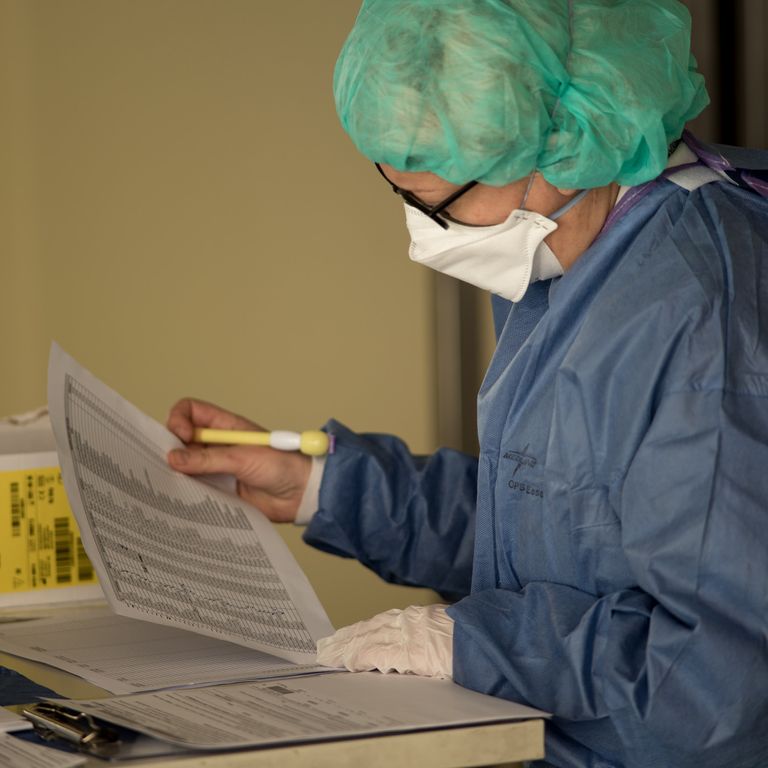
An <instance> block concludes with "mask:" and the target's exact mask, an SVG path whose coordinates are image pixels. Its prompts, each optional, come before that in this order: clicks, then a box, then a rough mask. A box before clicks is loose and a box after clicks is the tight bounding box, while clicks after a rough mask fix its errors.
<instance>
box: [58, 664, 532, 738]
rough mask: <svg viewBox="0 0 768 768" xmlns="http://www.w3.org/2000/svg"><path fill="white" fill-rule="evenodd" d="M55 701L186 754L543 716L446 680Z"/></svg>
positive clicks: (257, 686) (300, 684)
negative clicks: (187, 751) (168, 744)
mask: <svg viewBox="0 0 768 768" xmlns="http://www.w3.org/2000/svg"><path fill="white" fill-rule="evenodd" d="M56 701H57V703H59V704H60V705H62V706H66V707H74V708H76V709H77V710H78V711H82V712H88V713H89V714H91V715H94V716H96V717H100V718H104V719H105V720H108V721H110V722H112V723H116V724H120V725H124V726H126V727H128V728H132V729H134V730H136V731H139V732H140V733H144V734H147V735H149V736H153V737H155V738H157V739H161V740H163V741H167V742H169V743H171V744H175V745H178V746H183V747H186V748H189V749H206V750H207V749H234V748H237V747H249V746H257V745H267V744H269V745H273V744H274V745H278V744H286V743H294V742H298V741H302V742H303V741H318V740H326V739H338V738H343V737H350V736H360V735H362V734H365V735H366V736H372V735H375V734H379V733H394V732H404V731H413V730H422V729H426V728H440V727H451V726H459V725H473V724H479V723H491V722H502V721H510V720H524V719H530V718H536V717H546V715H545V714H544V713H543V712H540V711H538V710H535V709H531V708H530V707H525V706H523V705H522V704H515V703H513V702H511V701H506V700H505V699H498V698H495V697H493V696H485V695H483V694H480V693H475V692H474V691H469V690H467V689H466V688H461V687H459V686H458V685H455V684H454V683H452V682H450V681H448V680H435V679H432V678H424V677H416V676H414V675H381V674H379V673H376V672H359V673H355V674H350V673H345V672H341V673H333V674H329V675H317V676H312V677H302V678H292V679H290V680H279V681H274V682H269V683H267V682H261V683H239V684H235V685H220V686H213V687H210V688H193V689H185V690H179V691H164V692H162V693H144V694H135V695H132V696H118V697H114V698H111V699H93V700H89V701H70V700H67V699H57V700H56Z"/></svg>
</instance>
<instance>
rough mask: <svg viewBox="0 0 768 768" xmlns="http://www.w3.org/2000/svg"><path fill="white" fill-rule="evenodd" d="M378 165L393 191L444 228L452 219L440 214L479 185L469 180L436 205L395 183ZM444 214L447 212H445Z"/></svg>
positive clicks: (378, 169) (379, 170) (377, 168)
mask: <svg viewBox="0 0 768 768" xmlns="http://www.w3.org/2000/svg"><path fill="white" fill-rule="evenodd" d="M374 165H375V166H376V170H377V171H378V172H379V173H380V174H381V175H382V176H383V177H384V179H386V181H387V183H388V184H389V186H390V187H392V191H393V192H394V193H395V194H396V195H399V196H400V197H402V198H403V200H405V202H406V203H408V205H411V206H413V207H414V208H416V210H418V211H421V212H422V213H423V214H424V215H425V216H429V218H430V219H432V221H434V222H435V224H439V225H440V226H441V227H442V228H443V229H448V227H449V222H450V221H451V219H450V217H449V218H448V220H447V221H446V219H444V218H441V217H440V214H441V213H442V212H443V211H444V210H445V209H446V208H447V207H448V206H449V205H450V204H451V203H454V202H456V200H458V199H459V198H460V197H461V196H462V195H463V194H464V193H466V192H469V190H470V189H472V187H474V186H477V183H478V182H477V181H469V182H467V183H466V184H465V185H464V186H463V187H460V188H459V189H457V190H456V191H455V192H453V193H452V194H450V195H448V197H446V198H445V200H441V201H440V202H439V203H437V204H435V205H427V204H426V203H423V202H422V201H421V200H419V198H418V197H416V195H414V194H412V193H411V192H409V191H408V190H407V189H401V188H400V187H398V186H397V184H394V183H393V182H392V181H390V179H389V178H388V177H387V174H386V173H384V171H383V170H382V169H381V166H380V165H379V164H378V163H374ZM443 215H444V216H445V215H446V214H443Z"/></svg>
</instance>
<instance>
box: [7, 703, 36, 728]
mask: <svg viewBox="0 0 768 768" xmlns="http://www.w3.org/2000/svg"><path fill="white" fill-rule="evenodd" d="M31 727H32V723H30V722H29V720H27V719H26V718H23V717H21V715H17V714H16V713H15V712H11V711H10V710H8V709H5V707H0V732H3V733H10V732H11V731H26V730H28V729H29V728H31Z"/></svg>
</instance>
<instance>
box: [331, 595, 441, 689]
mask: <svg viewBox="0 0 768 768" xmlns="http://www.w3.org/2000/svg"><path fill="white" fill-rule="evenodd" d="M445 608H446V606H444V605H412V606H410V607H409V608H406V609H405V610H402V611H401V610H398V609H393V610H391V611H385V612H384V613H380V614H378V615H377V616H374V617H373V618H372V619H367V620H366V621H359V622H358V623H357V624H351V625H350V626H348V627H342V628H341V629H340V630H339V631H338V632H336V634H334V635H331V636H330V637H324V638H323V639H322V640H320V641H319V642H318V644H317V662H318V664H324V665H325V666H327V667H346V668H347V669H349V670H351V671H352V672H364V671H367V670H374V669H378V670H379V671H380V672H401V673H402V672H410V673H412V674H414V675H422V676H424V677H446V678H449V679H450V678H451V676H452V673H453V619H451V618H450V616H448V614H447V613H446V612H445Z"/></svg>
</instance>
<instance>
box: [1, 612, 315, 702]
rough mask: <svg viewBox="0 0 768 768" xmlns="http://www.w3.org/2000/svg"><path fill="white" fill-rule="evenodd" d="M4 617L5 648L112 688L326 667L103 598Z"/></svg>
mask: <svg viewBox="0 0 768 768" xmlns="http://www.w3.org/2000/svg"><path fill="white" fill-rule="evenodd" d="M23 618H24V620H22V621H18V622H15V623H14V622H6V623H4V622H3V620H2V618H0V650H2V651H5V652H6V653H11V654H13V655H15V656H21V657H23V658H26V659H32V660H34V661H40V662H43V663H44V664H50V665H51V666H53V667H57V668H58V669H63V670H65V671H67V672H71V673H72V674H75V675H78V676H79V677H82V678H84V679H85V680H88V681H89V682H91V683H93V684H94V685H98V686H99V687H100V688H104V689H105V690H107V691H110V692H112V693H135V692H137V691H157V690H161V689H163V688H175V687H181V686H188V685H201V684H207V685H210V684H211V683H220V682H235V681H236V682H240V681H242V680H264V679H267V678H275V677H284V676H290V675H303V674H307V673H308V672H318V671H321V670H324V669H325V668H324V667H320V666H317V665H316V664H307V665H300V664H292V663H291V662H288V661H286V660H285V659H281V658H278V657H277V656H272V655H270V654H268V653H264V652H262V651H257V650H255V649H252V648H244V647H243V646H241V645H235V644H233V643H227V642H225V641H223V640H218V639H216V638H214V637H207V636H204V635H200V634H197V633H196V632H187V631H185V630H183V629H176V628H174V627H164V626H162V625H160V624H155V623H153V622H149V621H139V620H138V619H130V618H127V617H125V616H116V615H115V614H114V613H113V612H112V610H111V608H110V607H109V606H108V605H106V604H104V603H102V604H93V605H81V606H78V607H67V608H66V609H64V610H62V609H61V608H60V609H58V610H53V609H51V611H50V615H45V614H43V616H42V617H41V618H37V619H31V620H30V619H28V618H27V617H23Z"/></svg>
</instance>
